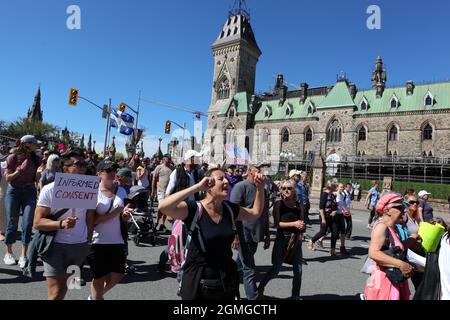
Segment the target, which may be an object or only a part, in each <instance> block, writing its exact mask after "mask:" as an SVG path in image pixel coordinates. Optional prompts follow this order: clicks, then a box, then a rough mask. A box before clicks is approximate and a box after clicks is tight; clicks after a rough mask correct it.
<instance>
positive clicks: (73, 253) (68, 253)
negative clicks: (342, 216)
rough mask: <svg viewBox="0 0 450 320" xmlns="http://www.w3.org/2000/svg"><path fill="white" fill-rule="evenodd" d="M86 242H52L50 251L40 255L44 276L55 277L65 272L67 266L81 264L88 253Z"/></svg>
mask: <svg viewBox="0 0 450 320" xmlns="http://www.w3.org/2000/svg"><path fill="white" fill-rule="evenodd" d="M90 250H91V247H90V246H89V245H88V243H87V242H86V243H75V244H65V243H56V242H55V243H53V244H52V246H51V248H50V251H49V252H48V253H47V254H46V255H45V256H43V257H42V261H43V262H44V277H56V276H60V275H63V274H65V273H67V269H68V267H69V266H81V265H82V264H83V263H84V260H85V259H86V257H87V256H88V255H89V253H90Z"/></svg>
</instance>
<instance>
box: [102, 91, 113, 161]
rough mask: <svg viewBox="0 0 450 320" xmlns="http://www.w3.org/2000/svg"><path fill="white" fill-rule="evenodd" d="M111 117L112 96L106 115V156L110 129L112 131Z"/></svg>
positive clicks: (104, 150)
mask: <svg viewBox="0 0 450 320" xmlns="http://www.w3.org/2000/svg"><path fill="white" fill-rule="evenodd" d="M110 118H111V98H109V105H108V115H107V116H106V132H105V145H104V147H103V157H106V148H107V144H108V141H109V140H108V139H109V134H108V133H109V131H110V129H111V128H110V125H109V121H110Z"/></svg>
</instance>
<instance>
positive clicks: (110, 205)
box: [105, 185, 119, 214]
mask: <svg viewBox="0 0 450 320" xmlns="http://www.w3.org/2000/svg"><path fill="white" fill-rule="evenodd" d="M117 191H119V186H118V185H116V186H115V189H114V195H113V197H112V199H111V203H110V204H109V208H108V211H106V213H105V214H108V213H110V212H111V209H112V207H113V205H114V201H115V200H116V196H117Z"/></svg>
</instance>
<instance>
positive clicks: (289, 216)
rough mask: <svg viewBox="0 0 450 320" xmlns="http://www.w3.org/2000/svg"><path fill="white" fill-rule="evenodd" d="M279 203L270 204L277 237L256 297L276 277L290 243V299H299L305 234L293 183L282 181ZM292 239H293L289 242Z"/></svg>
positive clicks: (300, 209) (260, 294)
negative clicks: (292, 272)
mask: <svg viewBox="0 0 450 320" xmlns="http://www.w3.org/2000/svg"><path fill="white" fill-rule="evenodd" d="M281 196H282V200H278V201H276V202H275V203H274V205H273V218H274V222H275V226H276V227H277V237H276V239H275V244H274V246H273V251H272V263H273V265H272V268H271V269H270V270H269V272H267V273H266V274H265V275H264V277H263V279H262V280H261V283H260V284H259V287H258V292H259V297H260V298H262V297H263V294H264V287H265V286H266V285H267V284H268V283H269V281H270V280H271V279H273V278H274V277H276V276H277V274H278V272H279V271H280V268H281V265H282V264H283V262H284V260H285V258H286V256H287V253H288V244H289V241H294V242H296V243H295V244H294V246H293V249H291V250H292V252H291V253H290V255H291V256H292V265H293V271H294V278H293V279H292V299H295V300H297V299H299V298H300V288H301V286H302V233H303V232H304V231H305V228H306V226H305V222H304V217H303V210H302V208H301V207H300V205H299V204H298V203H297V201H296V199H297V195H296V190H295V183H294V182H293V181H292V180H287V181H285V182H283V184H282V187H281ZM291 239H292V240H291Z"/></svg>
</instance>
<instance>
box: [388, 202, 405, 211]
mask: <svg viewBox="0 0 450 320" xmlns="http://www.w3.org/2000/svg"><path fill="white" fill-rule="evenodd" d="M388 208H394V209H397V210H400V211H403V205H401V204H398V203H391V204H390V205H388Z"/></svg>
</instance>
